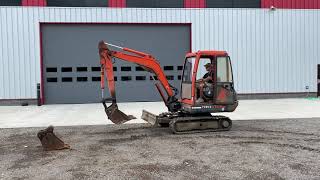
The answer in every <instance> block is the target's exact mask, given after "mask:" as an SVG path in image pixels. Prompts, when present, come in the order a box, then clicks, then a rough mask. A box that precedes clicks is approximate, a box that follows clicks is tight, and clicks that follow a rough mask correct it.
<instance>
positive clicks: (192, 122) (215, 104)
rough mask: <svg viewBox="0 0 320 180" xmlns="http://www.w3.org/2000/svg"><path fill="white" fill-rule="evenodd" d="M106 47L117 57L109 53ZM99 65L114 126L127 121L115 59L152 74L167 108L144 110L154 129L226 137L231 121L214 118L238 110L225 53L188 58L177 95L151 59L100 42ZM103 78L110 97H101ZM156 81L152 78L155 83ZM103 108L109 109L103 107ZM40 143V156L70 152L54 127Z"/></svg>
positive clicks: (42, 135)
mask: <svg viewBox="0 0 320 180" xmlns="http://www.w3.org/2000/svg"><path fill="white" fill-rule="evenodd" d="M109 47H113V48H118V49H120V50H121V51H115V50H111V49H110V48H109ZM99 55H100V64H101V90H102V104H103V106H104V108H105V112H106V114H107V116H108V118H109V119H110V120H111V121H112V122H113V123H115V124H122V123H125V122H127V121H129V120H131V119H135V117H134V116H132V115H126V114H125V113H123V112H122V111H120V110H119V109H118V106H117V100H116V89H115V82H114V75H113V59H121V60H124V61H127V62H131V63H134V64H136V65H138V66H140V67H141V68H143V69H144V70H145V71H147V72H149V73H151V74H153V75H152V76H151V77H152V78H153V80H154V81H156V83H155V86H156V89H157V90H158V91H159V94H160V96H161V98H162V100H163V102H164V103H165V105H166V106H167V108H168V111H167V112H164V113H161V114H159V115H155V114H152V113H150V112H148V111H146V110H143V112H142V117H141V118H142V119H144V120H145V121H147V122H149V123H151V124H153V125H154V126H161V127H170V129H171V130H172V132H173V133H176V134H179V133H194V132H206V131H227V130H230V128H231V126H232V121H231V120H230V119H229V118H228V117H225V116H221V115H219V116H217V115H212V113H217V112H232V111H234V110H235V109H236V108H237V106H238V100H237V93H236V91H235V89H234V83H233V75H232V66H231V60H230V57H229V56H228V53H227V52H225V51H198V52H195V53H187V54H186V56H185V60H184V67H183V73H182V81H181V87H180V89H181V93H179V92H178V89H177V88H175V87H173V86H172V85H170V84H169V82H168V80H167V79H166V75H165V73H164V71H163V70H162V68H161V66H160V64H159V62H158V61H157V60H156V59H155V58H154V57H153V56H152V55H150V54H146V53H143V52H139V51H136V50H133V49H129V48H123V47H119V46H116V45H113V44H109V43H106V42H103V41H101V42H100V43H99ZM105 76H106V78H107V84H108V89H109V93H110V96H111V97H108V98H105V97H104V89H105ZM154 77H155V78H154ZM107 103H111V105H110V106H107ZM38 137H39V139H40V141H41V144H42V146H43V148H44V150H60V149H68V148H70V146H69V145H68V144H65V143H64V142H63V141H62V140H61V139H59V138H58V137H56V136H55V134H54V133H53V127H48V128H47V129H44V130H41V131H39V133H38Z"/></svg>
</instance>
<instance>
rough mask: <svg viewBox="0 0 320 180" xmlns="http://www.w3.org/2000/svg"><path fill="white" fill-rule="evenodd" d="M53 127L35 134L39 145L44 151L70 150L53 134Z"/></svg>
mask: <svg viewBox="0 0 320 180" xmlns="http://www.w3.org/2000/svg"><path fill="white" fill-rule="evenodd" d="M53 129H54V128H53V126H49V127H48V128H46V129H43V130H40V131H39V132H38V134H37V136H38V138H39V139H40V142H41V145H42V147H43V149H44V150H45V151H53V150H62V149H70V145H68V144H65V143H64V142H63V141H62V140H61V139H60V138H58V137H57V136H56V135H55V134H54V133H53Z"/></svg>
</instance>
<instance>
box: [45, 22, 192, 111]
mask: <svg viewBox="0 0 320 180" xmlns="http://www.w3.org/2000/svg"><path fill="white" fill-rule="evenodd" d="M47 24H62V25H63V24H66V25H71V24H74V25H83V24H85V25H86V24H87V25H90V24H91V25H97V24H102V25H114V24H117V25H128V24H129V25H159V26H161V25H165V26H168V25H172V26H189V30H190V34H189V39H190V44H189V52H191V51H192V23H117V22H106V23H103V22H93V23H88V22H84V23H81V22H80V23H79V22H39V33H40V34H39V36H40V38H39V39H40V101H41V104H42V105H43V104H44V103H45V98H44V94H45V92H44V70H43V48H42V46H43V42H42V27H43V26H44V25H47ZM97 43H98V42H97Z"/></svg>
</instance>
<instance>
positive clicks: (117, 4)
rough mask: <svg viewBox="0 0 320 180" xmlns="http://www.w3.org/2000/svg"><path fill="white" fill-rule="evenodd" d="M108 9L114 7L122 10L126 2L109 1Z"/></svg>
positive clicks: (124, 0) (120, 0)
mask: <svg viewBox="0 0 320 180" xmlns="http://www.w3.org/2000/svg"><path fill="white" fill-rule="evenodd" d="M108 2H109V7H116V8H124V7H126V6H127V5H126V0H109V1H108Z"/></svg>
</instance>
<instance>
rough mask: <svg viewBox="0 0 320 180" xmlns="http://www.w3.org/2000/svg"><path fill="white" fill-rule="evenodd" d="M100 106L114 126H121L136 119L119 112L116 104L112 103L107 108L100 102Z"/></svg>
mask: <svg viewBox="0 0 320 180" xmlns="http://www.w3.org/2000/svg"><path fill="white" fill-rule="evenodd" d="M102 104H103V106H104V108H105V112H106V114H107V116H108V118H109V119H110V120H111V121H112V122H113V123H115V124H123V123H125V122H127V121H130V120H131V119H136V117H134V116H132V115H126V114H125V113H124V112H122V111H120V110H119V108H118V105H117V104H116V103H112V104H111V105H110V106H109V107H107V106H106V104H105V102H102Z"/></svg>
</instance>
